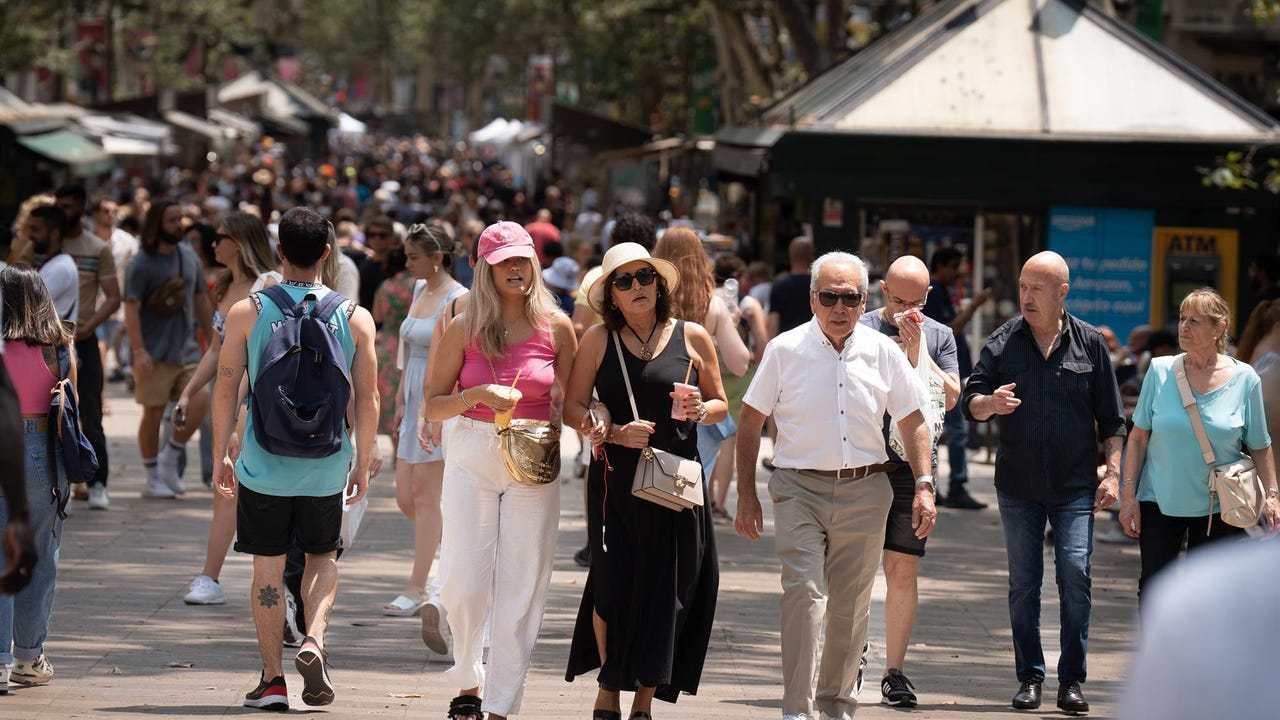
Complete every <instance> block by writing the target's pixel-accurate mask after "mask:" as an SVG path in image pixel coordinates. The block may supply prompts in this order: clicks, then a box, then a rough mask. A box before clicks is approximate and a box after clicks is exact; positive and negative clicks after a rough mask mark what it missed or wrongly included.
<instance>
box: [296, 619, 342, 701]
mask: <svg viewBox="0 0 1280 720" xmlns="http://www.w3.org/2000/svg"><path fill="white" fill-rule="evenodd" d="M327 654H328V653H326V652H325V651H323V650H321V649H320V645H319V644H318V643H317V642H316V641H315V638H313V637H311V636H310V635H308V636H307V638H306V639H305V640H303V641H302V649H301V650H299V651H298V656H297V657H296V658H294V660H293V665H294V667H296V668H298V674H299V675H301V676H302V702H304V703H306V704H308V705H328V704H329V703H331V702H333V683H331V682H329V670H328V668H326V667H325V660H326V658H325V656H326V655H327Z"/></svg>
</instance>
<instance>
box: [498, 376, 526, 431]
mask: <svg viewBox="0 0 1280 720" xmlns="http://www.w3.org/2000/svg"><path fill="white" fill-rule="evenodd" d="M493 393H494V394H495V395H497V396H499V397H503V398H506V399H508V400H510V401H511V402H512V405H511V409H510V410H507V411H506V412H496V411H495V412H494V413H493V424H494V425H497V426H498V427H500V428H505V427H506V426H508V425H510V424H511V414H512V413H514V412H515V410H516V406H515V403H519V402H520V398H522V397H524V394H523V393H521V392H520V391H519V390H517V389H515V388H513V387H507V386H506V385H498V386H496V387H494V388H493Z"/></svg>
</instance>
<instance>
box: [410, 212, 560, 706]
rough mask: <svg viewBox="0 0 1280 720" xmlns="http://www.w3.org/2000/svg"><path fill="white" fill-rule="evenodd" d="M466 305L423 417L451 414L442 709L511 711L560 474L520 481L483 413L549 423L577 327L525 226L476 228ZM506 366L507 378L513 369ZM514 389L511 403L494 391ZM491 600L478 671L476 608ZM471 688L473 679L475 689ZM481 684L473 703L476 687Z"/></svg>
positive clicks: (434, 373)
mask: <svg viewBox="0 0 1280 720" xmlns="http://www.w3.org/2000/svg"><path fill="white" fill-rule="evenodd" d="M478 250H479V255H480V257H479V259H478V260H477V261H476V267H475V279H474V281H473V284H472V286H471V294H470V295H469V302H468V304H467V309H466V311H465V312H464V313H463V314H462V315H461V316H459V318H458V321H457V322H454V323H452V324H450V325H449V328H448V330H446V331H445V333H444V337H443V338H442V339H441V341H440V344H439V346H438V347H437V348H436V355H435V356H434V357H433V358H432V362H431V369H430V375H431V377H430V388H429V390H428V401H427V405H426V419H427V420H429V421H432V422H440V421H443V420H447V419H449V418H453V417H455V416H459V415H461V417H459V418H458V420H457V423H456V426H455V427H454V428H453V429H452V430H451V431H450V432H449V433H448V434H447V435H446V439H445V444H444V488H443V491H442V497H441V506H442V508H443V514H444V532H443V539H442V542H441V554H440V565H441V571H440V575H441V589H440V600H441V602H442V603H443V604H444V609H445V611H446V613H447V615H448V620H449V628H450V630H451V631H452V633H453V641H454V649H453V656H454V666H453V667H452V668H450V669H449V670H448V672H447V673H446V675H447V677H448V680H449V681H450V682H452V683H453V684H454V685H455V686H456V687H459V688H461V690H459V692H458V696H457V697H455V698H454V699H453V701H452V702H451V703H450V706H449V713H448V717H450V718H454V720H484V717H485V713H487V714H488V717H489V718H490V720H503V719H504V718H506V717H507V716H508V715H511V714H513V713H516V712H519V710H520V701H521V698H522V696H523V694H524V684H525V676H526V675H527V674H528V671H529V659H530V657H531V655H532V654H533V644H534V641H535V640H536V639H537V637H538V630H539V629H540V628H541V626H542V611H543V607H544V605H545V603H546V597H547V587H548V585H549V584H550V582H551V561H552V559H553V557H554V554H555V545H556V527H557V523H558V520H559V516H560V483H559V481H553V482H551V483H548V484H545V485H523V484H521V483H520V482H518V481H517V480H516V478H514V477H513V476H512V475H511V474H510V473H508V472H507V470H506V468H505V467H504V466H503V464H502V450H501V447H500V445H499V437H498V434H497V431H496V428H495V426H494V424H493V419H494V413H495V412H498V413H502V412H507V411H511V410H512V409H513V406H514V413H513V416H514V417H515V418H530V419H536V420H551V421H552V422H553V423H555V424H557V425H558V424H559V422H560V406H561V404H562V403H563V397H564V387H565V383H566V382H567V380H568V377H569V370H570V368H571V367H572V366H573V357H574V353H575V352H576V350H577V347H578V342H577V336H576V335H575V334H574V332H573V324H572V323H571V322H570V321H569V318H568V317H566V316H565V314H564V313H562V312H560V309H559V305H558V304H557V303H556V300H555V298H554V296H552V294H551V292H550V291H549V290H547V289H546V287H545V286H544V285H543V284H542V273H540V272H539V269H538V265H537V260H536V256H535V253H534V249H533V240H532V239H531V238H530V237H529V233H528V232H526V231H525V230H524V228H522V227H520V226H519V225H517V224H516V223H511V222H500V223H495V224H493V225H490V226H489V227H488V228H485V230H484V232H483V233H481V234H480V240H479V247H478ZM517 376H518V379H517ZM513 384H514V386H515V388H516V389H517V390H519V391H520V393H521V398H520V400H519V402H516V403H513V402H512V401H511V400H510V399H508V397H507V396H506V395H505V394H503V390H504V389H505V388H507V387H510V386H512V385H513ZM490 611H492V627H491V631H490V638H491V640H490V648H489V663H488V670H489V672H488V676H487V677H486V674H485V665H484V664H483V662H482V660H483V658H482V655H483V652H484V626H485V619H486V618H488V617H490ZM482 688H483V690H482ZM482 692H483V697H484V700H483V708H482V707H481V704H482V701H481V693H482Z"/></svg>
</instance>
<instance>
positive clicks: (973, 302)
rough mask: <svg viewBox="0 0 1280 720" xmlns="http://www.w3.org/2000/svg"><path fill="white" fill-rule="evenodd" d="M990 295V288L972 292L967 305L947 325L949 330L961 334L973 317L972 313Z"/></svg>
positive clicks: (983, 303)
mask: <svg viewBox="0 0 1280 720" xmlns="http://www.w3.org/2000/svg"><path fill="white" fill-rule="evenodd" d="M990 297H991V288H983V289H981V290H979V291H978V292H976V293H974V294H973V298H972V299H970V301H969V306H968V307H966V308H964V309H963V310H961V311H960V312H959V314H958V315H956V318H955V319H954V320H952V321H951V322H950V323H949V325H950V327H951V331H952V332H954V333H955V334H957V335H963V334H964V329H965V327H967V326H968V325H969V321H970V320H972V319H973V314H974V313H976V312H978V310H979V309H980V308H981V307H982V306H983V305H985V304H986V302H987V300H988V299H989V298H990Z"/></svg>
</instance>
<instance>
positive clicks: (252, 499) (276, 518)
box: [236, 484, 342, 556]
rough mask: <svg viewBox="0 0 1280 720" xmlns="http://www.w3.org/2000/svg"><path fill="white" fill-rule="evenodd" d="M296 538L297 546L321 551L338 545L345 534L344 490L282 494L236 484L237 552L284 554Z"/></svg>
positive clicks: (310, 550)
mask: <svg viewBox="0 0 1280 720" xmlns="http://www.w3.org/2000/svg"><path fill="white" fill-rule="evenodd" d="M295 537H296V538H297V543H298V549H300V550H302V552H304V553H308V554H312V555H321V554H324V553H330V552H333V551H335V550H337V549H338V545H339V544H340V543H341V538H342V493H340V492H339V493H337V494H334V495H325V496H323V497H310V496H305V495H300V496H296V497H280V496H277V495H263V494H262V493H256V492H254V491H252V490H250V489H249V488H247V487H245V486H244V484H241V485H240V486H239V487H238V488H236V552H242V553H245V554H247V555H269V556H275V555H284V554H285V553H287V552H289V548H290V547H293V544H294V538H295Z"/></svg>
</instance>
